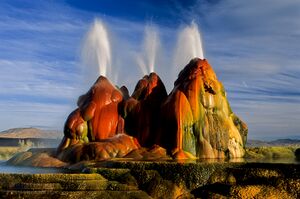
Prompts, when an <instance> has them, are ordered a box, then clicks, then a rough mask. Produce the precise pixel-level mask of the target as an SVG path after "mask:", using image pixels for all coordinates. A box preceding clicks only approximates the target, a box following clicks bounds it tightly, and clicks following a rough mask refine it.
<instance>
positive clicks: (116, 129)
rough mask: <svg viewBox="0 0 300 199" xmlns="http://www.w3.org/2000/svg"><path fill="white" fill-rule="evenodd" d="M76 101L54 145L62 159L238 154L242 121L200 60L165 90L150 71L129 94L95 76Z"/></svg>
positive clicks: (242, 141)
mask: <svg viewBox="0 0 300 199" xmlns="http://www.w3.org/2000/svg"><path fill="white" fill-rule="evenodd" d="M77 105H78V108H77V109H76V110H75V111H73V112H72V113H71V114H70V116H69V117H68V119H67V121H66V123H65V128H64V138H63V140H62V142H61V144H60V146H59V147H58V157H60V159H62V160H64V161H72V162H77V161H81V160H91V159H95V160H105V159H110V158H115V157H119V158H121V157H131V158H132V157H133V158H135V155H133V154H138V153H133V151H139V152H141V151H143V152H142V153H144V152H145V151H147V150H148V152H149V151H152V152H153V151H154V153H159V155H160V156H163V157H168V155H169V156H171V157H173V158H175V159H189V158H237V157H242V156H243V155H244V146H245V142H246V138H247V132H248V129H247V125H246V124H245V123H244V122H242V120H240V119H239V118H238V117H237V116H236V115H235V114H234V113H233V112H232V110H231V108H230V106H229V103H228V100H227V99H226V93H225V89H224V87H223V85H222V83H221V82H219V81H218V79H217V77H216V74H215V72H214V71H213V69H212V67H211V66H210V65H209V63H208V62H207V60H205V59H200V58H194V59H192V60H191V61H190V62H189V64H188V65H186V66H185V67H184V69H183V70H182V71H181V72H180V73H179V75H178V78H177V80H176V81H175V83H174V88H173V90H172V91H171V93H170V94H169V95H168V94H167V92H166V89H165V86H164V84H163V82H162V80H161V79H160V77H159V76H158V75H157V74H156V73H150V74H149V75H146V76H144V77H143V78H142V79H141V80H139V81H138V83H137V85H136V87H135V90H134V92H133V93H132V95H131V96H129V93H128V90H127V88H126V87H125V86H122V87H121V88H118V87H117V86H114V85H112V84H111V83H110V81H109V80H108V79H107V78H105V77H103V76H100V77H99V78H98V79H97V81H96V82H95V84H94V85H93V86H92V87H91V89H90V90H89V91H88V92H87V93H86V94H85V95H82V96H80V97H79V99H78V103H77ZM143 147H147V148H143ZM142 149H143V150H142ZM140 155H141V154H139V156H140ZM159 155H158V156H157V157H159Z"/></svg>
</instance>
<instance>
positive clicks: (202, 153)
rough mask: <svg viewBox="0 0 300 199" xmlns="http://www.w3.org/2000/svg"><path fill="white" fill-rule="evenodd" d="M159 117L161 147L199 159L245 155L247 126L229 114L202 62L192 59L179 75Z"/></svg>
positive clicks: (221, 89) (210, 71)
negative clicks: (186, 153) (160, 118)
mask: <svg viewBox="0 0 300 199" xmlns="http://www.w3.org/2000/svg"><path fill="white" fill-rule="evenodd" d="M161 114H162V125H161V126H162V129H161V130H160V132H161V133H160V134H161V143H160V144H161V146H162V147H165V148H167V149H169V150H173V151H181V150H184V151H186V152H189V153H191V154H193V155H194V156H196V157H198V158H225V157H242V156H243V155H244V144H245V141H246V140H245V136H246V134H247V126H246V124H245V123H243V122H242V121H241V120H240V119H238V118H237V117H236V116H235V115H234V113H233V112H232V111H231V108H230V106H229V103H228V101H227V99H226V93H225V90H224V87H223V85H222V83H221V82H219V81H218V79H217V77H216V74H215V73H214V71H213V69H212V67H211V66H210V65H209V63H208V62H207V60H205V59H203V60H201V59H198V58H195V59H193V60H191V61H190V63H189V64H188V65H187V66H186V67H185V68H184V69H183V70H182V71H181V72H180V73H179V75H178V79H177V80H176V81H175V84H174V88H173V90H172V92H171V93H170V95H169V96H168V98H167V100H166V101H165V103H164V104H163V105H162V112H161ZM239 130H240V131H239Z"/></svg>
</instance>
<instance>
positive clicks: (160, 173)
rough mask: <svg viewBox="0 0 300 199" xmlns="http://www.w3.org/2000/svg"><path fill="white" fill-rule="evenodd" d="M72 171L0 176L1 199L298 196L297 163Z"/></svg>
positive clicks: (97, 166)
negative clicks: (69, 172)
mask: <svg viewBox="0 0 300 199" xmlns="http://www.w3.org/2000/svg"><path fill="white" fill-rule="evenodd" d="M69 170H70V171H71V172H74V174H0V179H1V182H0V198H299V197H300V167H299V164H297V163H295V164H274V163H228V162H211V163H203V162H199V163H195V162H193V163H188V162H185V163H179V162H166V161H165V162H143V161H136V162H134V161H117V160H115V161H106V162H81V163H78V164H76V165H72V166H70V167H69ZM75 172H80V173H75Z"/></svg>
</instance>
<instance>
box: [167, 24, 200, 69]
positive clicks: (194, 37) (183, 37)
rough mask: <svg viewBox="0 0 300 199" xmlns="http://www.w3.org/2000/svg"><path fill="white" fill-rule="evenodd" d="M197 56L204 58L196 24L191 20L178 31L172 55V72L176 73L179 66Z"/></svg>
mask: <svg viewBox="0 0 300 199" xmlns="http://www.w3.org/2000/svg"><path fill="white" fill-rule="evenodd" d="M195 57H198V58H200V59H204V55H203V48H202V41H201V36H200V32H199V29H198V26H197V24H196V23H195V22H192V23H191V24H190V25H189V26H187V27H184V28H183V29H182V30H180V31H179V34H178V39H177V44H176V48H175V51H174V56H173V66H174V67H175V68H174V71H173V73H174V74H178V73H179V71H180V68H179V67H183V66H185V65H186V63H188V62H189V61H190V60H191V59H193V58H195Z"/></svg>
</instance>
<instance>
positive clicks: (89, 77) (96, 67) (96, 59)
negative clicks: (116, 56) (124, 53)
mask: <svg viewBox="0 0 300 199" xmlns="http://www.w3.org/2000/svg"><path fill="white" fill-rule="evenodd" d="M81 60H82V65H83V66H84V67H87V68H84V69H83V70H84V76H85V80H86V81H87V83H89V84H90V83H92V82H93V81H95V80H96V79H97V78H98V76H99V75H103V76H106V77H108V78H110V79H111V46H110V41H109V37H108V33H107V29H106V27H105V25H104V24H103V22H102V21H101V20H99V19H95V21H94V22H93V24H92V25H91V27H90V29H89V31H88V32H87V34H86V36H85V39H84V41H83V46H82V49H81Z"/></svg>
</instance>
